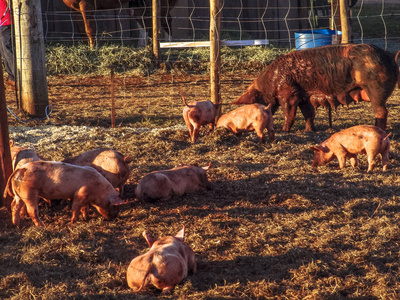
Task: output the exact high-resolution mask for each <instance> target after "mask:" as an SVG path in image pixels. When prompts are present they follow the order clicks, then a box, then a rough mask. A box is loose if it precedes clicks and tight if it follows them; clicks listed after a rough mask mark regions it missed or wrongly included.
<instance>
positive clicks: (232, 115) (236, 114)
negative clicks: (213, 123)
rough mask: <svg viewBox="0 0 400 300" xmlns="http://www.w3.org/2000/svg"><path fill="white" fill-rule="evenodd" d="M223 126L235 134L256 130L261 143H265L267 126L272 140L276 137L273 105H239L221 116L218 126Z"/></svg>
mask: <svg viewBox="0 0 400 300" xmlns="http://www.w3.org/2000/svg"><path fill="white" fill-rule="evenodd" d="M221 126H222V127H225V128H227V129H229V130H230V131H232V132H233V133H235V134H241V133H243V132H248V131H255V132H256V134H257V136H258V137H259V138H260V142H261V143H264V129H265V128H267V130H268V136H269V138H270V140H271V141H273V140H274V139H275V131H274V119H273V117H272V113H271V105H268V106H264V105H262V104H258V103H255V104H250V105H245V106H242V107H239V108H237V109H235V110H233V111H231V112H229V113H227V114H224V115H222V116H221V117H220V118H219V120H218V122H217V127H221Z"/></svg>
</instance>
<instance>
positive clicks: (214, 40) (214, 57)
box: [210, 0, 221, 122]
mask: <svg viewBox="0 0 400 300" xmlns="http://www.w3.org/2000/svg"><path fill="white" fill-rule="evenodd" d="M220 34H221V0H210V84H211V101H212V102H213V103H214V104H218V103H220V100H221V90H220V71H221V55H220ZM220 114H221V106H220V105H219V106H218V109H217V113H216V116H215V122H217V120H218V118H219V116H220Z"/></svg>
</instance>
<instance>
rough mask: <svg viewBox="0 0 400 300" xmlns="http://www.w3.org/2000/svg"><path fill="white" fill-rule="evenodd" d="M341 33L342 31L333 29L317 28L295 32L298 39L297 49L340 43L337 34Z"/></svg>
mask: <svg viewBox="0 0 400 300" xmlns="http://www.w3.org/2000/svg"><path fill="white" fill-rule="evenodd" d="M341 34H342V32H341V31H336V30H331V29H315V30H307V31H300V32H296V33H295V34H294V37H295V39H296V50H301V49H307V48H315V47H320V46H326V45H332V44H336V43H338V39H337V35H341ZM333 36H334V37H335V39H334V43H332V37H333Z"/></svg>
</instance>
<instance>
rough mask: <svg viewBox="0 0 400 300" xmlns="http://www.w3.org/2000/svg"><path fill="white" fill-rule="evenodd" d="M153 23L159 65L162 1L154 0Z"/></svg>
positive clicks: (156, 57)
mask: <svg viewBox="0 0 400 300" xmlns="http://www.w3.org/2000/svg"><path fill="white" fill-rule="evenodd" d="M152 5H153V7H152V21H153V54H154V57H155V59H156V62H157V65H158V64H159V63H160V60H161V55H160V27H161V21H160V14H161V8H160V0H152Z"/></svg>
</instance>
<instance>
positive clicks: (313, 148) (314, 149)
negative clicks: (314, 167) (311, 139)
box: [310, 146, 322, 152]
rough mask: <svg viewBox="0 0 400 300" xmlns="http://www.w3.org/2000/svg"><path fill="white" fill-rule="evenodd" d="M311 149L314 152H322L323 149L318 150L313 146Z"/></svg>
mask: <svg viewBox="0 0 400 300" xmlns="http://www.w3.org/2000/svg"><path fill="white" fill-rule="evenodd" d="M310 149H311V150H313V151H316V152H318V151H322V149H321V148H318V147H315V146H311V147H310Z"/></svg>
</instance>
